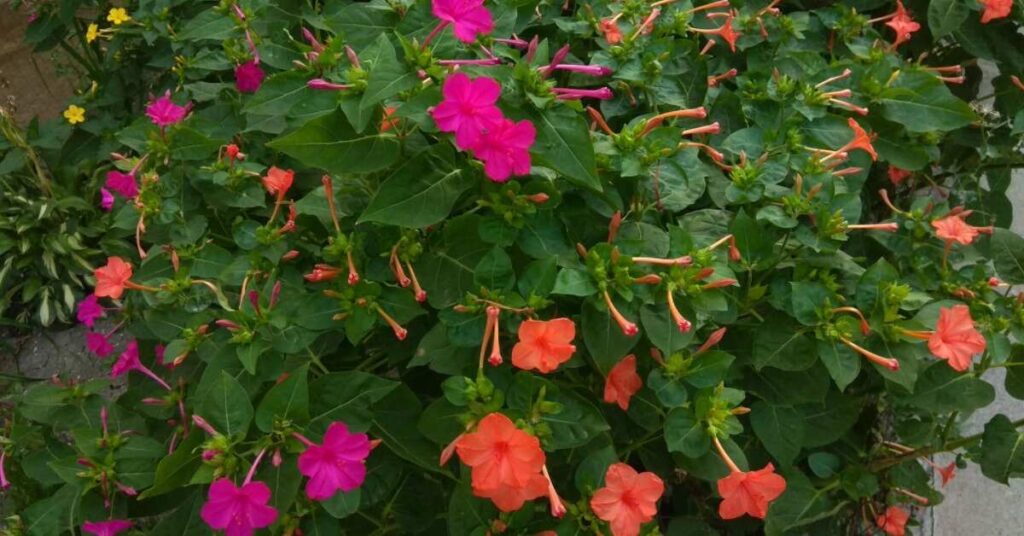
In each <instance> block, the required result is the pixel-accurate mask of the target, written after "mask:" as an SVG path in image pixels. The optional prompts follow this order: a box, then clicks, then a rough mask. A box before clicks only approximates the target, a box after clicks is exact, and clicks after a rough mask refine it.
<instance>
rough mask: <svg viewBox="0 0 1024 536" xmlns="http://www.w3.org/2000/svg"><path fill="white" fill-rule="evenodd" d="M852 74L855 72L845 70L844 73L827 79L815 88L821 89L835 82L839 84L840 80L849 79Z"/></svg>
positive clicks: (815, 85)
mask: <svg viewBox="0 0 1024 536" xmlns="http://www.w3.org/2000/svg"><path fill="white" fill-rule="evenodd" d="M852 74H853V71H851V70H849V69H844V70H843V72H842V73H839V74H837V75H835V76H833V77H830V78H826V79H824V80H822V81H821V82H818V83H817V84H814V87H815V88H818V89H820V88H821V87H823V86H827V85H829V84H831V83H833V82H838V81H840V80H845V79H846V78H849V77H850V75H852Z"/></svg>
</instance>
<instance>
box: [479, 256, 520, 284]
mask: <svg viewBox="0 0 1024 536" xmlns="http://www.w3.org/2000/svg"><path fill="white" fill-rule="evenodd" d="M473 272H474V276H473V281H474V282H475V283H476V285H477V286H480V287H484V288H486V289H488V290H512V287H514V286H515V282H516V273H515V270H513V269H512V259H511V258H509V256H508V253H505V250H503V249H501V248H499V247H496V248H494V249H492V250H491V251H490V253H488V254H487V255H484V258H482V259H480V262H478V263H477V264H476V268H475V269H474V270H473Z"/></svg>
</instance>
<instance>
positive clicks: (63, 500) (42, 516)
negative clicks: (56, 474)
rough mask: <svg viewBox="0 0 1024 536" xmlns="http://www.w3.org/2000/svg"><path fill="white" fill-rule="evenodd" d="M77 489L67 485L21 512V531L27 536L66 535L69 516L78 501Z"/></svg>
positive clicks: (69, 523)
mask: <svg viewBox="0 0 1024 536" xmlns="http://www.w3.org/2000/svg"><path fill="white" fill-rule="evenodd" d="M79 494H80V492H79V488H78V487H77V486H74V485H72V484H67V485H65V486H63V487H62V488H60V489H59V490H57V491H56V493H53V494H52V495H45V498H44V499H42V500H40V501H38V502H36V503H33V504H32V505H30V506H29V507H28V508H26V509H25V511H24V512H21V516H22V517H23V519H22V523H23V525H22V529H23V530H24V534H27V535H28V536H53V535H55V534H66V533H67V529H68V528H70V527H69V525H71V523H72V521H73V520H72V519H71V514H72V512H73V510H74V506H75V503H77V502H78V501H79ZM71 530H74V529H73V528H72V529H71Z"/></svg>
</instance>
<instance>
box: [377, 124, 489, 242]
mask: <svg viewBox="0 0 1024 536" xmlns="http://www.w3.org/2000/svg"><path fill="white" fill-rule="evenodd" d="M453 159H454V153H453V150H452V148H451V146H449V145H447V144H438V145H434V146H433V147H431V148H430V149H427V150H426V151H423V152H420V153H419V154H417V155H416V156H414V157H412V158H411V159H409V160H408V161H407V162H406V163H405V164H403V165H402V166H400V167H399V168H398V169H396V170H395V171H394V172H393V173H392V174H391V175H390V176H389V177H388V178H387V179H386V180H385V181H384V183H383V184H381V186H380V189H379V190H377V194H376V195H375V196H374V197H373V200H371V201H370V205H369V206H368V207H366V210H365V211H363V214H362V216H360V217H359V222H360V223H362V222H368V221H372V222H379V223H386V224H390V225H398V226H401V227H414V228H415V227H426V226H428V225H432V224H434V223H437V222H439V221H441V220H443V219H444V218H445V217H446V216H448V213H449V212H451V210H452V206H454V205H455V201H456V200H458V198H459V196H460V195H462V192H465V191H466V190H467V189H469V187H470V186H472V185H473V182H474V181H473V177H472V176H470V174H468V173H467V172H466V171H465V170H463V169H461V168H458V167H455V166H453V163H452V161H453Z"/></svg>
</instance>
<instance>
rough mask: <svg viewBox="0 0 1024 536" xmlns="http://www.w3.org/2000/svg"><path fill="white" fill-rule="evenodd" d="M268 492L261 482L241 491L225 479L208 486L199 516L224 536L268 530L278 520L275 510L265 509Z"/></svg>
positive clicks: (250, 484) (268, 507)
mask: <svg viewBox="0 0 1024 536" xmlns="http://www.w3.org/2000/svg"><path fill="white" fill-rule="evenodd" d="M269 500H270V488H269V487H267V485H266V484H264V483H263V482H260V481H258V480H257V481H255V482H246V483H244V484H242V487H238V486H235V483H234V482H232V481H231V480H229V479H227V478H220V479H217V480H215V481H214V482H213V484H211V485H210V492H209V495H208V498H207V500H206V504H204V505H203V509H202V510H201V511H200V512H199V516H200V517H202V518H203V521H205V522H206V524H207V525H209V526H210V528H212V529H215V530H223V531H224V534H225V535H226V536H252V533H253V532H255V531H256V529H262V528H264V527H269V526H270V525H272V524H273V523H274V521H276V520H277V509H276V508H274V507H273V506H267V501H269Z"/></svg>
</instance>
